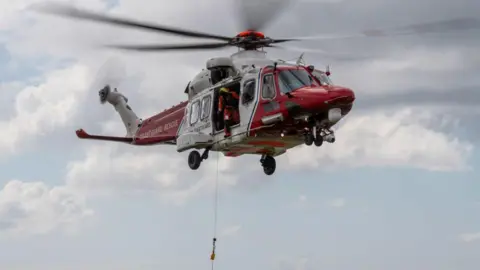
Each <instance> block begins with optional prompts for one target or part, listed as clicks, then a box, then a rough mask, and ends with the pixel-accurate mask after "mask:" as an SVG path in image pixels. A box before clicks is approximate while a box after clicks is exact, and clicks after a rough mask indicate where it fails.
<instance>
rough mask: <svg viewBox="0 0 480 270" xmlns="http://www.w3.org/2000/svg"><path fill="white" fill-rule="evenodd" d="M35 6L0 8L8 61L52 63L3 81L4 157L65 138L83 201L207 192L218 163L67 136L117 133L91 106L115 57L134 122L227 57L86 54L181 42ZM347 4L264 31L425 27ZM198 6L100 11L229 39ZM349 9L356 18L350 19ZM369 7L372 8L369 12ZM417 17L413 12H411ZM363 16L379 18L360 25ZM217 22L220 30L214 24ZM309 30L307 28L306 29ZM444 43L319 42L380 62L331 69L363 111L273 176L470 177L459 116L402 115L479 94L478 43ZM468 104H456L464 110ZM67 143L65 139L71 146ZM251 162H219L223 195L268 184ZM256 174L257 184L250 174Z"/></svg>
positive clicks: (175, 198)
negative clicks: (77, 131)
mask: <svg viewBox="0 0 480 270" xmlns="http://www.w3.org/2000/svg"><path fill="white" fill-rule="evenodd" d="M4 2H5V1H4ZM34 2H37V1H34V0H31V1H19V2H18V3H17V2H15V4H14V5H10V4H8V7H7V6H6V7H5V9H1V10H2V13H1V15H5V14H6V15H5V16H0V17H1V18H2V19H1V20H2V21H0V23H1V24H2V25H5V26H6V27H8V29H10V30H11V31H9V32H11V33H10V35H11V36H9V39H8V43H6V44H5V46H6V48H7V49H8V51H9V53H11V54H12V56H13V57H14V58H15V59H25V58H28V59H30V58H33V59H38V58H40V59H42V58H45V59H48V60H44V61H42V63H41V64H38V63H37V64H35V66H36V67H37V68H38V70H40V71H42V74H41V76H38V77H35V78H30V79H29V80H27V81H18V82H7V83H5V84H2V89H3V85H8V87H9V88H10V87H11V89H18V91H19V92H18V94H17V95H16V96H15V98H14V100H15V102H14V103H13V104H14V105H13V106H12V107H11V108H8V109H7V107H3V106H2V108H1V109H2V110H4V109H5V110H8V112H7V113H6V115H9V116H8V117H6V119H3V118H2V120H1V122H0V128H2V135H1V136H0V151H1V153H2V155H4V156H7V155H9V154H11V153H18V152H20V151H21V150H22V149H25V148H26V147H27V146H32V145H34V144H42V143H44V144H45V145H51V143H52V142H55V143H56V145H57V147H59V146H58V145H59V144H62V143H66V141H68V140H70V139H71V140H72V142H71V144H69V146H70V147H71V148H69V149H72V151H74V152H75V153H76V154H78V155H79V156H80V157H79V156H76V159H75V160H69V161H66V162H69V167H68V173H67V176H66V185H67V187H68V190H73V191H75V192H79V194H82V196H94V195H112V194H115V195H119V194H120V195H121V194H124V193H131V192H134V193H135V192H141V193H145V192H148V193H154V194H157V195H159V196H161V197H162V198H165V200H166V201H168V202H175V203H184V202H185V201H186V200H187V199H189V198H191V197H193V196H196V195H198V194H201V193H203V192H211V191H212V190H213V188H214V183H215V182H214V180H215V178H214V177H215V175H214V173H215V171H216V162H215V160H214V159H213V158H211V159H210V160H209V161H207V162H205V163H204V164H202V167H201V169H200V170H199V171H195V172H193V171H190V169H189V168H188V166H187V164H186V154H179V153H176V151H175V150H174V149H173V148H170V147H168V146H166V147H158V146H156V147H152V148H134V147H129V146H124V145H117V144H113V143H100V142H89V141H81V142H79V141H76V140H75V141H74V142H73V140H74V139H75V138H74V137H73V133H72V132H73V130H74V128H76V127H78V126H79V125H82V127H85V128H86V129H87V130H89V131H90V130H93V131H99V130H100V131H101V132H104V133H107V132H109V133H115V134H123V133H124V130H123V127H122V124H121V122H120V119H119V117H118V115H115V111H114V110H113V109H112V108H111V107H105V106H100V105H98V103H97V101H98V97H97V96H96V90H97V89H92V88H93V87H92V82H93V81H95V76H96V75H97V74H96V72H97V70H98V67H99V66H101V65H102V63H103V62H104V60H105V59H107V58H109V57H116V58H118V59H120V60H121V61H123V62H124V63H125V66H126V72H125V73H126V74H125V79H124V82H123V83H122V87H121V88H120V89H119V90H120V91H122V92H124V93H125V94H126V95H127V96H128V98H129V104H130V105H131V106H132V108H134V110H136V112H137V113H138V114H139V116H141V117H145V116H148V115H149V114H152V113H155V112H158V111H161V110H162V109H164V108H168V107H170V106H171V105H173V104H175V103H177V102H179V101H181V100H184V99H185V98H186V96H185V95H184V93H183V90H184V88H185V86H186V84H187V82H188V81H189V80H190V79H191V78H192V77H193V76H194V75H195V74H196V73H197V72H198V71H199V70H200V69H202V68H204V67H205V60H206V59H208V58H210V57H212V55H227V54H228V53H227V52H225V51H218V52H216V51H215V52H211V51H210V52H195V53H171V54H133V53H123V52H122V53H120V52H106V51H103V50H102V51H98V50H91V48H90V47H88V46H90V45H92V44H97V45H98V44H104V43H125V42H127V43H132V42H135V43H153V42H158V43H165V42H167V41H168V42H175V40H179V39H180V38H176V37H171V36H168V35H155V34H152V33H138V32H135V31H132V30H131V29H129V30H123V29H118V28H114V27H107V26H100V25H98V24H89V23H79V22H77V21H69V20H64V19H58V18H50V17H48V18H47V17H46V16H37V15H33V14H31V13H26V12H25V11H23V8H24V7H26V6H27V5H28V4H30V3H34ZM344 2H349V3H341V2H339V3H337V4H335V5H328V6H322V7H326V9H328V11H335V12H337V13H335V14H337V15H339V16H338V17H345V18H349V19H348V20H339V21H338V20H336V21H338V23H332V21H331V16H330V15H329V14H324V13H323V12H324V11H325V10H322V9H320V10H318V9H316V8H315V9H313V8H311V9H309V8H302V6H301V5H298V6H297V7H296V8H292V9H291V10H289V14H286V15H285V16H284V17H285V18H282V20H279V22H278V23H276V24H275V25H274V26H273V27H272V32H271V33H272V35H273V33H274V32H275V31H278V32H281V34H285V35H286V36H287V35H288V34H289V33H292V34H296V35H303V34H308V33H309V32H316V33H318V32H319V31H320V30H321V27H320V28H319V27H318V26H319V25H329V29H328V30H330V31H332V32H335V31H336V30H337V29H340V28H342V27H343V28H346V27H351V26H352V25H355V26H357V25H358V27H363V26H368V24H370V26H372V25H373V26H377V25H378V24H379V23H378V21H375V20H377V19H378V20H380V19H382V18H381V17H382V16H385V14H388V18H386V17H385V18H383V19H388V23H392V24H397V23H398V24H401V22H402V21H404V22H407V21H409V20H415V18H421V19H422V20H426V19H428V18H425V14H420V15H419V14H417V13H415V14H412V15H411V16H410V15H409V16H404V15H396V14H397V13H391V12H388V11H389V10H391V7H390V6H388V5H387V4H385V3H383V2H379V1H373V2H369V3H360V2H354V3H350V1H344ZM374 2H375V3H374ZM427 2H429V1H427ZM427 2H425V3H427ZM5 3H7V2H5ZM75 3H76V4H77V5H79V6H82V7H86V8H91V9H96V10H103V11H107V10H108V9H107V4H106V3H105V2H104V1H99V0H91V1H76V2H75ZM199 3H200V2H198V3H197V2H195V5H192V2H191V1H187V0H180V1H176V2H175V3H174V4H172V5H167V6H165V5H164V3H161V2H151V3H149V4H148V5H144V4H139V2H138V1H120V2H119V6H116V7H114V8H111V9H109V10H108V12H110V13H116V14H124V15H126V16H129V17H132V18H141V19H142V20H145V21H153V22H159V23H165V24H168V25H178V26H181V27H184V28H194V29H197V30H202V31H203V30H205V31H211V32H215V33H218V34H232V33H235V26H234V22H233V20H232V18H231V17H232V15H231V14H230V13H229V12H222V13H218V14H216V16H213V17H205V16H204V14H206V13H207V12H210V11H211V10H212V7H215V8H217V9H218V8H219V6H218V5H219V4H218V3H217V2H216V1H210V0H209V1H202V2H201V3H200V4H199ZM429 3H433V2H429ZM462 3H464V2H461V3H460V4H457V3H455V4H454V3H446V4H445V5H446V6H447V7H450V8H449V9H447V10H448V11H449V12H451V13H452V14H451V15H452V16H453V15H455V13H456V14H459V12H458V9H456V7H460V6H462ZM389 4H391V3H389ZM413 4H416V3H413V2H408V3H403V2H402V4H393V5H397V8H399V6H405V7H406V9H404V10H405V11H409V10H408V8H409V7H410V6H411V5H413ZM467 4H468V3H467ZM5 5H6V4H5ZM220 5H224V3H223V2H222V4H220ZM309 5H313V4H309ZM322 5H323V4H322ZM425 5H427V4H425ZM225 6H228V5H227V4H225ZM427 6H428V5H427ZM464 6H468V5H464ZM222 7H223V6H222ZM303 7H305V6H303ZM337 8H338V9H337ZM349 9H351V10H349ZM352 10H353V11H355V12H351V11H352ZM372 10H376V11H375V12H373V13H372ZM378 10H383V12H382V11H378ZM412 10H413V9H412ZM414 10H415V12H418V10H417V9H414ZM473 10H478V9H474V8H471V9H469V11H470V12H471V11H473ZM347 11H348V12H349V13H351V16H341V15H342V14H345V15H346V14H348V13H346V12H347ZM385 11H386V12H385ZM463 11H465V8H463ZM319 12H320V13H319ZM325 13H327V12H325ZM430 13H431V12H428V13H427V14H430ZM320 14H321V15H320ZM366 14H378V15H376V16H366ZM392 14H393V15H392ZM398 14H401V13H398ZM409 14H410V13H409ZM443 15H445V14H443ZM443 15H442V12H439V13H438V14H437V13H436V14H435V16H439V17H441V16H443ZM447 15H448V14H447ZM287 17H288V18H287ZM373 17H375V18H373ZM186 18H187V19H186ZM294 18H301V22H302V24H298V25H300V26H301V27H298V25H296V26H295V25H294V24H289V23H285V21H287V22H290V21H292V20H294ZM374 19H375V20H374ZM219 21H221V22H222V23H218V22H219ZM282 21H283V22H282ZM33 22H34V23H33ZM388 23H387V24H388ZM407 23H408V22H407ZM348 24H350V25H348ZM292 25H293V26H292ZM306 25H307V26H308V25H311V26H314V27H305V26H306ZM27 26H28V27H27ZM273 28H277V30H274V29H273ZM46 33H48V35H46ZM3 38H4V37H3ZM467 39H468V38H467ZM452 40H454V42H453V41H449V39H448V38H445V40H444V41H445V42H443V41H442V42H437V41H438V40H434V41H435V42H432V41H431V40H428V38H425V39H423V38H418V39H406V41H407V42H406V43H407V45H408V46H407V45H406V46H405V47H402V48H399V45H398V44H397V43H398V42H396V41H398V39H397V40H395V42H391V40H390V41H388V39H387V40H385V39H383V40H380V39H376V40H374V41H369V42H370V43H369V45H368V46H365V45H363V44H364V43H363V41H351V42H347V43H345V42H341V44H338V43H335V42H332V43H330V44H327V43H321V44H319V43H316V44H315V47H317V45H321V46H324V45H325V47H326V48H327V49H328V50H330V49H332V52H335V49H336V47H338V50H342V49H343V48H347V47H345V46H348V48H347V49H348V51H349V52H352V53H353V54H362V53H364V52H367V50H366V48H367V49H369V50H371V51H376V50H377V49H378V51H379V54H381V56H382V57H377V58H374V59H369V60H368V61H367V60H361V61H355V62H341V63H340V62H339V63H338V65H337V62H334V64H335V65H333V70H332V71H333V78H334V80H335V81H336V82H337V83H339V84H342V85H346V86H350V87H352V88H353V89H354V90H356V92H357V97H358V103H359V104H362V102H363V104H365V106H364V107H363V108H364V110H363V111H361V110H356V109H355V108H357V107H356V106H355V107H354V109H353V111H352V112H351V115H350V116H349V117H348V118H347V119H346V120H345V121H344V123H343V124H342V127H341V128H340V129H338V131H337V133H336V135H337V141H336V142H335V143H334V144H331V145H330V144H325V145H324V146H322V147H321V148H316V147H314V146H312V147H306V146H301V147H299V148H297V149H293V150H292V151H289V152H288V153H287V154H286V155H284V156H281V157H279V158H278V163H279V164H280V165H279V170H277V173H281V170H284V171H290V170H304V169H306V168H307V169H315V170H318V169H335V168H344V167H360V166H376V167H414V168H420V169H425V170H436V171H455V170H457V171H458V170H464V169H467V168H468V158H469V156H470V154H471V153H472V151H473V146H472V144H471V143H470V142H468V141H466V140H464V139H462V138H461V137H460V136H459V135H458V134H457V133H452V132H450V131H448V132H446V131H444V130H440V128H441V127H440V126H441V125H442V123H443V122H445V121H447V122H454V121H456V120H458V118H459V116H458V115H456V114H452V113H451V112H450V111H446V110H445V108H435V107H434V106H428V107H427V106H423V107H421V108H412V107H410V105H412V104H413V103H415V102H416V103H415V104H414V105H424V103H423V102H420V101H418V99H417V97H418V96H423V100H424V101H425V102H430V105H438V104H439V103H441V101H442V100H451V98H452V94H451V93H452V92H454V91H452V89H466V88H461V87H470V88H468V89H471V90H470V92H469V93H470V94H469V95H468V97H466V96H467V95H466V94H465V93H464V92H463V91H459V92H462V93H463V94H462V95H463V98H460V97H458V100H461V99H463V100H464V101H465V102H468V101H469V102H471V101H472V100H473V98H472V97H474V95H475V92H474V89H476V87H477V86H478V81H477V79H476V78H477V76H476V74H478V70H479V68H480V67H479V66H478V57H476V56H475V55H476V54H475V53H472V51H473V50H472V48H474V49H475V50H476V49H477V48H478V46H475V45H476V42H475V41H469V42H462V40H463V39H459V38H458V39H452ZM417 41H418V42H419V43H420V45H417V44H413V45H412V42H417ZM453 43H454V44H453ZM458 43H462V46H459V47H453V46H457V45H458ZM392 44H394V45H392ZM337 45H338V46H337ZM402 46H403V45H402ZM329 47H330V48H329ZM231 51H234V50H231ZM270 54H271V55H272V57H275V56H276V55H280V56H281V57H282V58H287V57H289V53H288V52H285V54H284V52H275V51H271V52H270ZM295 55H297V53H295ZM322 57H323V56H322ZM325 61H326V60H325V59H324V58H320V57H319V56H316V55H314V54H308V55H307V62H309V63H314V64H315V65H320V64H322V63H324V62H325ZM467 68H468V70H467ZM459 74H461V75H459ZM14 86H15V87H14ZM439 87H443V88H442V91H443V92H441V93H440V92H439ZM406 89H407V90H409V92H408V93H406V92H405V91H406ZM418 89H423V90H418ZM422 91H423V92H422ZM459 92H457V93H459ZM432 93H435V94H432ZM437 94H438V95H437ZM408 95H411V96H410V97H411V98H410V99H408V98H403V99H400V100H399V99H397V97H399V96H404V97H406V96H408ZM432 95H433V97H432ZM440 97H443V98H440ZM369 102H370V103H369ZM465 102H464V103H465ZM5 103H6V104H7V103H8V102H5ZM392 103H399V104H400V105H401V106H400V107H399V108H398V109H396V110H395V111H392V110H389V109H388V108H387V109H386V108H385V107H382V106H378V104H383V105H387V106H388V107H390V105H391V104H392ZM464 103H462V104H459V106H458V107H460V108H461V105H463V104H464ZM92 104H93V105H92ZM454 105H455V104H454ZM359 107H360V106H359ZM440 120H441V121H440ZM443 120H445V121H443ZM65 134H69V137H66V136H65ZM214 155H215V154H213V155H211V156H214ZM257 161H258V159H257V157H251V156H250V157H242V158H235V159H233V158H221V160H220V172H221V179H222V182H221V184H222V186H223V187H225V188H228V187H231V186H234V185H240V184H241V186H243V187H244V186H246V185H248V184H250V185H252V186H255V187H258V182H260V181H259V180H258V178H260V177H264V176H263V174H262V172H261V168H260V166H259V164H258V162H257ZM238 164H241V165H242V168H239V167H240V165H238ZM250 165H251V166H250ZM237 168H239V169H237ZM245 168H246V169H245ZM280 168H281V169H280ZM253 174H254V175H255V177H248V176H249V175H253ZM259 175H261V176H259ZM268 179H274V178H268ZM240 180H241V181H240ZM261 180H263V179H261ZM239 183H240V184H239ZM266 183H268V182H266ZM11 211H12V213H15V212H16V210H11Z"/></svg>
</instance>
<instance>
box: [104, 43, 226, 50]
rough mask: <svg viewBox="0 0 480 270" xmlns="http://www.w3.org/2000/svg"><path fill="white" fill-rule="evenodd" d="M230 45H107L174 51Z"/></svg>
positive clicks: (123, 48) (125, 48) (133, 48)
mask: <svg viewBox="0 0 480 270" xmlns="http://www.w3.org/2000/svg"><path fill="white" fill-rule="evenodd" d="M227 46H230V44H228V43H224V42H222V43H195V44H178V45H174V44H172V45H107V47H110V48H115V49H122V50H133V51H144V52H148V51H151V52H153V51H174V50H205V49H218V48H223V47H227Z"/></svg>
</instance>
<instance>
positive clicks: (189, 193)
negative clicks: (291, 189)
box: [66, 144, 261, 204]
mask: <svg viewBox="0 0 480 270" xmlns="http://www.w3.org/2000/svg"><path fill="white" fill-rule="evenodd" d="M86 149H87V150H86V155H85V157H84V158H83V159H80V160H77V161H73V162H71V163H70V164H69V166H68V167H69V168H68V173H67V177H66V179H67V180H66V181H67V185H68V186H69V187H71V188H73V189H75V190H78V191H80V192H83V193H84V194H88V195H92V196H95V195H111V194H124V193H150V194H157V195H158V196H160V197H162V198H164V199H165V200H166V201H167V202H171V203H175V204H182V203H185V202H186V201H187V200H188V199H190V198H192V197H194V196H197V195H199V194H201V193H205V192H207V193H210V192H213V191H214V189H215V184H216V177H217V174H216V172H217V153H211V154H210V155H209V156H210V157H209V159H208V160H206V161H204V162H203V163H202V165H201V167H200V169H199V170H197V171H192V170H191V169H190V168H189V167H188V165H187V154H186V153H182V154H179V153H177V152H176V151H175V150H174V149H173V148H171V147H170V146H163V147H161V150H160V151H159V150H158V149H152V148H143V147H140V148H135V147H128V146H126V147H125V146H123V145H118V144H107V145H102V146H99V145H93V146H90V147H87V148H86ZM235 162H239V161H238V159H232V158H224V157H222V156H221V155H220V159H219V161H218V170H219V188H220V189H228V188H230V187H232V186H235V185H237V183H238V181H239V178H240V177H242V178H244V177H245V175H246V174H248V172H249V171H251V170H253V169H251V167H253V166H249V165H248V164H249V162H247V163H244V165H246V166H245V167H244V168H242V172H243V174H239V170H238V169H236V168H237V167H233V166H232V164H233V163H235ZM260 168H261V167H260V165H258V168H256V169H258V170H256V171H261V170H260ZM257 182H258V183H261V182H260V181H257ZM248 183H249V182H248V181H245V183H242V184H243V185H248Z"/></svg>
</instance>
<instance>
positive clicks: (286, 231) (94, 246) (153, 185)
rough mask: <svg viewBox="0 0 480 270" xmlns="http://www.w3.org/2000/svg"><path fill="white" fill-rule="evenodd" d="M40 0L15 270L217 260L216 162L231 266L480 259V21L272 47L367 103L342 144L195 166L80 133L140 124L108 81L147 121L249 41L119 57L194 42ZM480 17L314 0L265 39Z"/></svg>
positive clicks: (125, 2)
mask: <svg viewBox="0 0 480 270" xmlns="http://www.w3.org/2000/svg"><path fill="white" fill-rule="evenodd" d="M38 2H39V1H37V0H16V1H6V0H0V90H1V95H0V129H1V130H2V132H1V133H0V166H1V170H0V188H1V190H0V268H1V269H9V270H10V269H12V270H17V269H18V270H20V269H21V270H24V269H25V270H67V269H68V270H69V269H72V270H75V269H92V270H97V269H98V270H100V269H102V270H105V269H112V270H120V269H144V270H147V269H161V268H162V269H176V270H188V269H198V268H200V269H210V267H211V265H210V264H211V262H210V260H209V256H210V252H211V249H212V238H213V237H214V227H215V226H214V225H215V222H214V197H215V196H214V195H215V193H214V191H215V183H216V180H217V178H216V173H217V167H218V171H219V176H218V183H219V200H218V216H217V217H218V219H217V230H216V234H215V235H216V237H217V238H218V241H217V258H216V260H215V268H216V269H230V270H240V269H245V268H254V269H265V270H314V269H315V270H317V269H328V270H347V269H348V270H351V269H358V270H385V269H388V270H397V269H398V270H405V269H408V270H417V269H418V270H451V269H456V270H473V269H478V268H479V267H480V256H478V254H480V182H478V179H480V173H479V171H478V169H479V165H478V164H480V152H479V151H478V150H477V149H478V147H479V146H480V141H479V138H480V128H479V126H478V121H477V118H478V116H480V110H479V108H478V104H479V102H480V93H479V92H478V91H480V90H479V86H480V79H479V78H478V73H479V72H480V54H478V47H479V46H480V30H469V31H463V32H455V33H445V34H430V35H418V36H400V37H389V38H370V39H361V38H359V39H350V40H324V41H304V42H296V43H291V44H288V45H285V46H288V47H287V48H286V49H284V50H279V49H272V50H269V51H268V54H269V56H270V57H271V58H275V59H277V58H282V59H294V58H295V57H297V56H298V55H299V54H300V53H301V52H302V51H307V52H306V54H305V60H306V62H307V63H308V64H313V65H315V66H317V67H319V68H323V67H325V66H326V65H330V67H331V71H332V75H331V78H332V80H333V82H334V83H336V84H338V85H343V86H346V87H349V88H352V89H353V90H354V91H355V93H356V96H357V100H356V103H355V105H354V108H353V109H352V111H351V112H350V114H349V115H348V116H347V117H346V118H345V119H344V120H342V122H341V123H340V124H339V126H338V127H337V130H336V142H335V143H334V144H326V145H323V146H322V147H320V148H317V147H314V146H311V147H307V146H301V147H298V148H296V149H292V150H290V151H288V153H287V154H285V155H282V156H280V157H278V158H277V170H276V172H275V174H274V175H273V176H266V175H264V173H263V170H262V168H261V166H260V164H259V157H257V156H242V157H238V158H227V157H223V156H221V155H220V156H217V154H216V153H211V154H210V158H209V160H208V161H206V162H205V163H203V164H202V166H201V167H200V169H199V170H197V171H191V170H190V169H189V168H188V165H187V156H188V153H177V152H176V150H175V148H174V147H171V146H154V147H134V146H129V145H123V144H115V143H108V142H95V141H81V140H78V139H77V138H76V136H75V134H74V131H75V130H76V129H78V128H85V129H86V130H87V131H89V132H91V133H99V134H112V135H118V136H123V135H124V134H125V130H124V127H123V124H122V122H121V120H120V117H119V116H118V115H117V114H116V112H115V110H114V109H113V108H112V107H111V106H110V105H108V104H107V105H101V104H100V102H99V100H98V94H97V91H98V90H99V89H100V88H101V87H102V86H103V83H106V82H109V83H111V84H113V85H115V86H118V89H119V91H120V92H122V93H124V94H125V95H126V96H127V97H128V99H129V105H130V106H131V107H132V108H133V110H134V111H135V112H136V113H137V114H138V115H139V116H140V117H143V118H145V117H148V116H149V115H152V114H154V113H156V112H159V111H162V110H164V109H166V108H170V107H171V106H173V105H174V104H177V103H179V102H181V101H183V100H185V99H186V98H187V97H186V95H185V94H184V93H183V91H184V89H185V86H186V85H187V83H188V81H189V80H190V79H191V78H193V76H195V75H196V73H197V72H198V71H199V70H201V69H203V68H205V62H206V60H207V59H209V58H211V57H213V56H228V55H229V54H231V53H233V52H235V49H223V50H217V51H206V52H181V53H176V52H171V53H133V52H129V53H126V52H118V51H112V50H105V49H103V48H99V46H98V45H101V44H106V43H119V42H123V43H127V44H132V43H153V42H159V43H175V42H179V41H183V40H182V39H181V38H178V37H172V36H168V35H162V34H155V33H148V32H141V31H134V30H132V29H119V28H115V27H111V26H102V25H98V24H93V23H86V22H78V21H73V20H66V19H62V18H55V17H51V16H46V15H39V14H36V13H34V12H32V11H31V10H30V9H29V7H30V5H32V4H35V3H38ZM64 2H67V1H64ZM68 2H69V3H73V4H75V5H77V6H79V7H82V8H86V9H91V10H96V11H101V12H104V13H110V14H121V15H122V16H128V17H130V18H137V19H141V20H144V21H152V22H156V23H161V24H166V25H173V26H178V27H183V28H190V29H195V30H199V31H207V32H212V33H215V34H224V35H231V36H233V35H235V34H236V33H237V32H239V31H242V30H244V29H241V26H240V25H241V24H240V21H241V20H240V19H239V18H238V17H239V16H240V14H241V13H240V12H237V11H235V7H236V6H235V3H234V0H231V1H217V0H205V1H195V0H177V1H143V0H135V1H134V0H120V1H101V0H82V1H78V0H75V1H68ZM250 16H251V15H250ZM479 16H480V3H479V2H478V1H476V0H458V1H445V0H415V1H414V0H403V1H384V0H382V1H379V0H364V1H353V0H344V1H342V0H330V1H320V0H298V1H295V3H292V5H291V6H289V7H288V8H287V9H286V12H284V13H282V14H281V16H279V17H278V18H277V20H275V22H273V23H272V24H270V25H269V26H268V27H267V28H266V29H265V30H264V32H265V33H266V34H267V35H268V36H271V37H278V38H282V37H292V36H293V37H296V36H308V35H321V34H331V33H334V34H338V33H355V32H358V31H361V30H364V29H375V28H383V27H387V28H388V27H400V26H403V25H407V24H411V23H424V22H430V21H435V20H443V19H453V18H459V17H473V18H478V17H479ZM254 17H255V16H253V17H251V18H254ZM315 50H316V52H313V51H315ZM319 50H323V51H326V52H328V53H326V54H325V53H320V52H319ZM311 51H312V52H311ZM345 53H348V54H350V55H351V56H354V57H350V58H341V57H338V56H339V55H341V54H345ZM217 158H218V159H217ZM217 162H218V164H217Z"/></svg>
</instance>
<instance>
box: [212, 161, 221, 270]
mask: <svg viewBox="0 0 480 270" xmlns="http://www.w3.org/2000/svg"><path fill="white" fill-rule="evenodd" d="M219 159H220V152H217V175H216V178H215V198H214V203H213V247H212V254H211V255H210V260H211V261H212V270H214V262H215V249H216V242H217V219H218V184H219V183H218V182H219V179H218V178H219V177H218V175H219Z"/></svg>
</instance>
